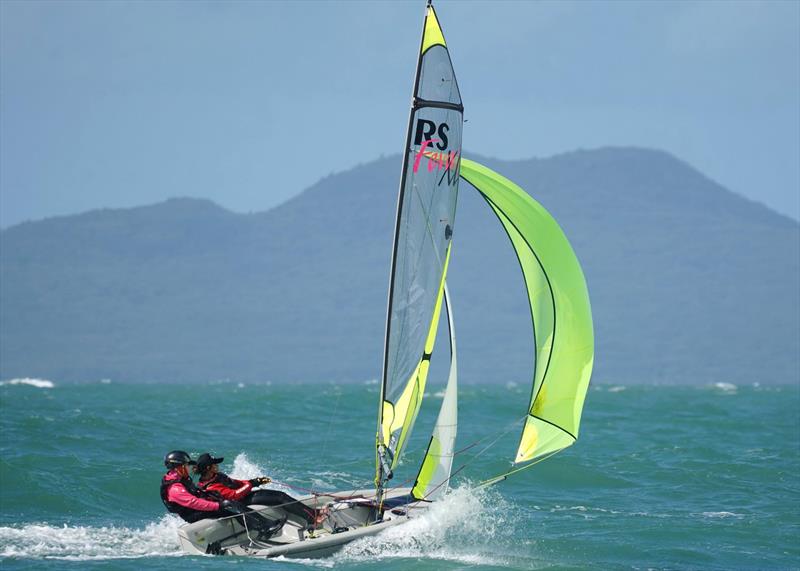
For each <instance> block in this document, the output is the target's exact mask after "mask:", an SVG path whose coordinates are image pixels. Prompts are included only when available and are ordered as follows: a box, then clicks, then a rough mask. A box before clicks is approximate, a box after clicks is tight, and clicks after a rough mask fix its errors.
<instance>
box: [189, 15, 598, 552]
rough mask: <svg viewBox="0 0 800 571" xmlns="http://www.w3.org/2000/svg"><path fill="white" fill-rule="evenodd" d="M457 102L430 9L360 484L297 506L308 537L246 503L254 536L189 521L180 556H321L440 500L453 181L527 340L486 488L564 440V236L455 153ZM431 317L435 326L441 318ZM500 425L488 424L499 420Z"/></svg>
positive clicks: (580, 396)
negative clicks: (488, 216) (431, 406)
mask: <svg viewBox="0 0 800 571" xmlns="http://www.w3.org/2000/svg"><path fill="white" fill-rule="evenodd" d="M463 114H464V107H463V104H462V101H461V94H460V92H459V89H458V84H457V82H456V77H455V73H454V71H453V65H452V62H451V60H450V54H449V51H448V47H447V43H446V42H445V39H444V34H443V33H442V28H441V26H440V24H439V20H438V18H437V15H436V12H435V10H434V8H433V6H432V5H431V3H430V1H429V2H428V4H427V6H426V13H425V21H424V25H423V33H422V40H421V44H420V51H419V56H418V59H417V68H416V74H415V79H414V90H413V100H412V106H411V113H410V116H409V121H408V128H407V131H406V143H405V152H404V154H403V164H402V170H401V177H400V190H399V194H398V201H397V214H396V218H395V230H394V242H393V248H392V257H391V270H390V280H389V291H388V302H387V315H386V333H385V343H384V358H383V370H382V382H381V391H380V396H379V400H378V415H377V430H376V442H375V479H374V486H373V487H367V488H364V489H358V490H347V491H340V492H330V493H322V494H313V495H308V496H304V497H301V498H298V501H301V502H302V503H303V504H305V505H306V506H307V507H308V508H310V509H315V510H322V512H323V513H325V514H326V517H325V519H324V521H322V522H321V524H319V525H318V526H316V527H314V528H311V529H308V528H307V524H306V523H305V522H304V521H299V519H295V518H296V516H293V515H291V514H289V513H287V512H285V511H284V510H282V509H281V507H280V506H273V507H264V506H251V508H253V509H257V510H259V511H260V512H262V513H263V514H264V515H266V516H268V517H272V518H275V519H277V520H281V521H282V520H284V519H285V523H284V524H283V526H282V527H281V528H280V529H279V530H278V531H277V532H276V533H274V534H273V535H271V536H269V537H259V536H258V533H257V531H256V530H250V529H247V527H246V521H245V520H243V518H241V517H229V518H223V519H218V520H201V521H198V522H195V523H191V524H186V525H183V526H181V527H180V528H179V531H178V535H179V539H180V543H181V547H182V548H183V550H184V551H187V552H189V553H215V554H219V553H223V554H231V555H247V556H256V557H277V556H287V557H322V556H327V555H330V554H332V553H333V552H335V551H336V550H338V549H340V548H341V547H342V546H344V545H346V544H347V543H350V542H352V541H354V540H356V539H359V538H363V537H367V536H372V535H376V534H379V533H380V532H382V531H383V530H385V529H387V528H389V527H393V526H396V525H402V524H403V523H404V522H408V521H409V520H411V519H414V518H418V517H422V516H424V514H425V512H426V511H427V510H428V508H429V507H430V506H431V505H432V503H433V502H436V501H438V500H440V499H441V498H442V496H443V495H444V494H445V493H446V491H447V489H448V487H449V485H450V480H451V474H452V473H453V471H452V467H453V459H454V456H455V453H454V450H455V441H456V432H457V425H458V396H457V393H458V374H457V352H456V335H455V326H454V318H453V308H452V303H451V298H450V295H449V293H448V288H447V270H448V265H449V262H450V254H451V246H452V242H453V239H454V236H455V234H454V231H455V230H454V229H455V218H456V204H457V198H458V190H459V182H460V181H462V180H463V181H464V182H466V183H468V184H469V185H470V186H471V187H473V188H474V189H476V190H477V192H478V193H479V194H480V195H481V196H482V197H483V199H484V200H485V202H486V203H487V205H488V206H489V208H490V210H491V211H492V212H494V214H495V216H496V217H497V219H498V220H499V222H500V224H501V225H502V227H503V229H504V230H505V232H506V234H507V235H508V238H509V240H510V243H511V246H512V248H513V250H514V252H515V254H516V256H517V259H518V261H519V265H520V268H521V270H522V276H523V279H524V286H525V287H524V290H523V291H524V292H525V293H527V296H528V302H529V307H530V314H531V321H532V324H533V331H534V345H535V347H534V354H535V364H534V366H533V370H532V375H531V397H530V401H529V403H528V406H527V409H525V410H521V411H520V414H521V417H520V424H521V426H520V431H521V434H520V440H519V445H518V447H517V452H516V456H515V457H514V458H513V463H512V467H511V468H510V469H509V470H508V471H506V472H504V473H501V474H496V475H493V476H491V477H489V478H487V479H486V480H484V481H483V483H482V485H491V484H495V483H497V482H500V481H502V480H504V479H505V478H507V477H508V476H510V475H512V474H515V473H517V472H520V471H522V470H525V469H527V468H529V467H531V466H533V465H534V464H536V463H537V462H539V461H541V460H543V459H546V458H548V457H550V456H551V455H553V454H555V453H556V452H558V451H560V450H563V449H564V448H566V447H568V446H570V445H571V444H573V443H574V442H575V441H576V440H577V438H578V429H579V425H580V419H581V412H582V410H583V403H584V399H585V396H586V391H587V388H588V385H589V379H590V377H591V371H592V364H593V359H594V340H593V330H592V317H591V309H590V305H589V296H588V292H587V288H586V281H585V279H584V276H583V272H582V271H581V267H580V264H579V263H578V260H577V258H576V256H575V253H574V252H573V250H572V247H571V246H570V244H569V242H568V240H567V238H566V237H565V235H564V233H563V232H562V231H561V229H560V227H559V226H558V224H557V223H556V221H555V220H554V219H553V217H552V216H550V214H549V213H548V212H547V211H546V210H545V209H544V208H543V207H542V206H541V205H540V204H539V203H538V202H536V201H535V200H534V199H533V198H531V197H530V196H529V195H528V194H527V193H526V192H525V191H524V190H522V189H521V188H520V187H518V186H517V185H516V184H514V183H513V182H511V181H510V180H508V179H506V178H505V177H503V176H502V175H500V174H498V173H496V172H494V171H492V170H491V169H489V168H488V167H486V166H483V165H480V164H478V163H476V162H474V161H471V160H469V159H466V158H464V157H462V156H461V138H462V127H463V122H464V121H463ZM442 310H444V314H445V316H446V317H445V318H444V319H443V317H442ZM441 320H444V321H446V323H447V325H448V330H449V340H450V368H449V373H448V375H447V384H446V388H445V392H444V398H443V399H442V404H441V408H440V411H439V415H438V417H437V420H436V423H435V426H434V427H433V431H432V433H431V436H430V438H429V440H428V445H427V448H426V450H425V454H424V456H423V459H422V462H421V464H420V467H419V469H418V471H417V475H416V477H415V478H414V480H413V482H414V483H413V485H411V486H399V487H392V485H391V483H392V479H393V477H394V472H395V470H396V469H397V468H398V464H399V461H400V458H401V456H402V454H403V451H404V449H405V447H406V445H407V444H408V442H409V437H410V435H411V431H412V429H413V427H414V424H415V421H416V418H417V414H418V412H419V410H420V406H421V405H422V401H423V396H424V394H425V389H426V385H427V380H428V371H429V367H430V363H431V359H432V356H433V353H434V346H435V342H436V338H437V332H438V326H439V322H440V321H441ZM509 420H513V419H498V424H505V423H507V422H508V421H509Z"/></svg>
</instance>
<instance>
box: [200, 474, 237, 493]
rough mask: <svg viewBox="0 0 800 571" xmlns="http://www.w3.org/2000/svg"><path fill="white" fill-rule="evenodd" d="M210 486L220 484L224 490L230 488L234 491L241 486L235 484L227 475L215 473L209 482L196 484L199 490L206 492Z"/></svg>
mask: <svg viewBox="0 0 800 571" xmlns="http://www.w3.org/2000/svg"><path fill="white" fill-rule="evenodd" d="M211 484H222V485H223V486H225V487H226V488H230V489H232V490H235V489H236V488H238V487H240V486H241V484H237V483H236V482H235V481H234V480H233V479H232V478H231V477H230V476H228V475H227V474H223V473H222V472H217V473H216V474H214V477H213V478H211V479H210V480H206V481H205V482H203V481H200V482H197V485H198V486H199V487H200V490H206V489H208V487H209V486H210V485H211ZM206 493H213V492H206Z"/></svg>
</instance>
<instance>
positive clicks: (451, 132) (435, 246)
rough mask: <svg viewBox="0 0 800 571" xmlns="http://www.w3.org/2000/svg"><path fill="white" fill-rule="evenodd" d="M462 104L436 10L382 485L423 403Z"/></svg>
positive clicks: (392, 360) (395, 268) (403, 234)
mask: <svg viewBox="0 0 800 571" xmlns="http://www.w3.org/2000/svg"><path fill="white" fill-rule="evenodd" d="M462 126H463V106H462V104H461V95H460V93H459V90H458V84H457V82H456V78H455V73H454V72H453V66H452V63H451V61H450V55H449V53H448V50H447V45H446V43H445V40H444V35H443V34H442V31H441V27H440V25H439V21H438V19H437V17H436V13H435V12H434V10H433V7H432V6H428V7H427V8H426V16H425V24H424V27H423V36H422V41H421V44H420V52H419V58H418V61H417V73H416V78H415V81H414V92H413V103H412V108H411V113H410V117H409V123H408V130H407V133H406V145H405V152H404V155H403V167H402V171H401V182H400V191H399V195H398V204H397V217H396V226H395V236H394V245H393V251H392V264H391V274H390V285H389V296H388V303H387V320H386V337H385V345H384V360H383V373H382V382H381V397H380V401H379V410H378V429H377V448H376V465H377V470H376V472H377V473H376V482H377V483H378V485H379V486H380V485H381V482H382V481H384V480H385V479H386V478H388V477H389V474H390V472H391V470H392V469H393V468H394V466H396V465H397V463H398V462H399V459H400V456H401V453H402V449H403V446H404V444H405V443H406V442H407V441H408V437H409V435H410V433H411V430H412V428H413V425H414V421H415V419H416V416H417V412H418V410H419V406H420V404H421V401H422V395H423V393H424V387H425V381H426V378H427V371H428V366H429V361H430V358H431V353H432V351H433V340H435V333H436V326H437V323H438V315H437V317H436V319H434V314H435V313H436V312H438V311H439V308H440V307H441V302H442V287H443V284H444V279H445V274H446V267H447V264H446V262H447V255H448V252H449V247H450V241H451V238H452V236H453V229H454V224H455V212H456V200H457V196H458V182H459V176H458V168H459V163H460V158H461V132H462Z"/></svg>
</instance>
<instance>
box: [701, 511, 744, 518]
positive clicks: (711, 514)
mask: <svg viewBox="0 0 800 571" xmlns="http://www.w3.org/2000/svg"><path fill="white" fill-rule="evenodd" d="M694 515H700V516H702V517H705V518H710V519H726V518H731V517H732V518H736V519H742V518H743V517H744V515H743V514H737V513H733V512H702V513H700V514H694Z"/></svg>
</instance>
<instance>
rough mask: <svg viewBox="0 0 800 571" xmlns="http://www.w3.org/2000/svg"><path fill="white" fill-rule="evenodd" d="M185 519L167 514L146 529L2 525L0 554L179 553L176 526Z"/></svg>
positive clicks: (97, 556)
mask: <svg viewBox="0 0 800 571" xmlns="http://www.w3.org/2000/svg"><path fill="white" fill-rule="evenodd" d="M182 523H183V522H182V521H181V520H180V519H179V518H178V517H177V516H173V515H165V516H164V517H163V518H161V520H159V521H157V522H154V523H150V524H148V525H147V526H145V528H144V529H132V528H127V527H114V526H109V527H89V526H67V525H64V526H62V527H56V526H51V525H48V524H47V523H30V524H24V525H20V526H12V527H0V557H4V558H5V557H15V558H28V559H63V560H66V561H90V560H102V559H131V558H136V557H153V556H158V557H164V556H179V555H181V551H180V545H179V543H178V535H177V529H178V526H179V525H181V524H182Z"/></svg>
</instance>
